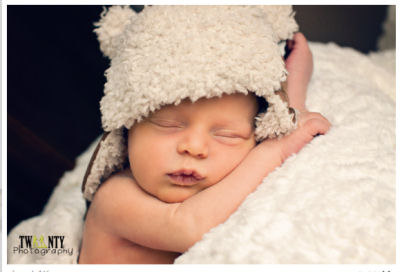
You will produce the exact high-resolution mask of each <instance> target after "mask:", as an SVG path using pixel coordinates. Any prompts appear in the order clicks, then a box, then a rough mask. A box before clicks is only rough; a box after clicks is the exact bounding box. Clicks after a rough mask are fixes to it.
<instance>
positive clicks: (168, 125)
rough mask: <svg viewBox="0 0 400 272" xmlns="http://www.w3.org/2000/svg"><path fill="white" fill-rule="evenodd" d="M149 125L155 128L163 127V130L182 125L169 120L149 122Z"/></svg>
mask: <svg viewBox="0 0 400 272" xmlns="http://www.w3.org/2000/svg"><path fill="white" fill-rule="evenodd" d="M150 122H151V123H153V124H155V125H156V126H160V127H165V128H175V127H176V128H180V127H182V124H181V123H179V122H175V121H169V120H150Z"/></svg>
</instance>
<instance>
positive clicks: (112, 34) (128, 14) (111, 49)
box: [94, 6, 137, 59]
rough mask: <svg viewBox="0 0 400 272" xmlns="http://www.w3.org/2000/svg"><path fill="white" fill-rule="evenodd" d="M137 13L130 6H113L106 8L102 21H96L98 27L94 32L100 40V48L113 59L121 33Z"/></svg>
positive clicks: (102, 14)
mask: <svg viewBox="0 0 400 272" xmlns="http://www.w3.org/2000/svg"><path fill="white" fill-rule="evenodd" d="M136 16H137V13H136V12H135V11H134V10H133V9H131V8H130V7H129V6H112V7H110V8H109V9H108V10H107V9H106V8H104V10H103V12H102V13H101V18H100V21H98V22H96V23H94V26H96V27H97V28H95V29H94V32H96V34H97V39H98V40H99V42H100V49H101V51H102V52H103V54H104V55H105V56H107V57H108V58H110V59H112V58H113V57H114V54H115V51H116V48H117V46H118V44H119V39H118V38H119V37H120V34H121V33H122V32H123V30H124V29H125V27H126V25H128V24H129V23H130V21H131V20H132V18H135V17H136Z"/></svg>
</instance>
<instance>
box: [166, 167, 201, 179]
mask: <svg viewBox="0 0 400 272" xmlns="http://www.w3.org/2000/svg"><path fill="white" fill-rule="evenodd" d="M169 175H172V176H182V175H184V176H193V177H194V178H195V179H197V180H201V179H204V178H205V177H204V176H203V175H202V174H200V173H198V172H197V171H196V170H193V169H180V170H178V171H174V172H172V173H169Z"/></svg>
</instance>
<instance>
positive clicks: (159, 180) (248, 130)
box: [128, 94, 257, 203]
mask: <svg viewBox="0 0 400 272" xmlns="http://www.w3.org/2000/svg"><path fill="white" fill-rule="evenodd" d="M256 111H257V102H256V99H255V97H254V96H253V95H247V96H246V95H243V94H234V95H224V96H222V97H221V98H211V99H205V98H204V99H200V100H198V101H196V102H195V103H192V102H190V101H189V100H184V101H182V102H181V103H180V104H179V105H178V106H173V105H169V106H164V107H162V108H161V109H160V110H158V111H156V112H154V113H153V114H152V115H150V116H149V117H148V118H147V119H145V120H143V121H142V122H140V123H138V124H135V125H134V126H133V127H132V128H131V129H130V131H129V134H128V135H129V136H128V151H129V162H130V167H131V171H132V174H133V176H134V177H135V179H136V181H137V183H138V184H139V186H140V187H141V188H142V189H143V190H145V191H146V192H148V193H149V194H151V195H153V196H155V197H157V198H158V199H160V200H162V201H164V202H168V203H175V202H182V201H184V200H185V199H187V198H189V197H190V196H192V195H194V194H196V193H198V192H200V191H202V190H204V189H205V188H207V187H209V186H212V185H214V184H216V183H218V182H219V181H221V180H222V179H223V178H224V177H225V176H226V175H228V174H229V173H230V172H231V171H232V170H233V169H234V168H235V167H236V166H237V165H238V164H239V163H240V162H241V161H242V160H243V158H244V157H245V156H246V155H247V153H248V152H249V151H250V150H251V149H252V148H253V147H254V146H255V137H254V129H253V121H254V116H255V114H256ZM243 182H245V181H243Z"/></svg>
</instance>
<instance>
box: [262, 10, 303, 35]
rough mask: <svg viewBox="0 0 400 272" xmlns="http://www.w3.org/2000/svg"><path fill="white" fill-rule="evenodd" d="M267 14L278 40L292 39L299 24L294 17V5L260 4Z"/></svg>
mask: <svg viewBox="0 0 400 272" xmlns="http://www.w3.org/2000/svg"><path fill="white" fill-rule="evenodd" d="M258 7H259V8H261V9H262V10H263V11H264V12H265V14H266V15H267V21H268V22H269V23H270V24H271V26H272V29H273V30H274V32H275V35H276V36H277V38H278V41H281V40H287V39H291V38H292V37H293V33H294V32H296V31H298V29H299V26H298V25H297V23H296V20H295V19H294V15H295V12H294V11H293V9H292V6H290V5H285V6H277V5H268V6H258Z"/></svg>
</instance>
